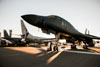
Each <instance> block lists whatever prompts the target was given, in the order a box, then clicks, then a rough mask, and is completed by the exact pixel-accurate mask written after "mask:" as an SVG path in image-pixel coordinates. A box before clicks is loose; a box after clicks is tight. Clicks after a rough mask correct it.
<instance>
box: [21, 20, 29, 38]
mask: <svg viewBox="0 0 100 67" xmlns="http://www.w3.org/2000/svg"><path fill="white" fill-rule="evenodd" d="M21 28H22V38H24V39H26V38H27V36H28V34H29V32H28V30H27V28H26V26H25V24H24V22H23V20H21Z"/></svg>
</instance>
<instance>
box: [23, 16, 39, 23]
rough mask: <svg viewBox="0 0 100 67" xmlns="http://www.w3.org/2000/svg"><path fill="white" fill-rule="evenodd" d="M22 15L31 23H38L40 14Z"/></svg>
mask: <svg viewBox="0 0 100 67" xmlns="http://www.w3.org/2000/svg"><path fill="white" fill-rule="evenodd" d="M21 17H22V18H23V19H24V20H25V21H26V22H28V23H29V24H32V25H36V24H37V23H38V16H36V15H22V16H21Z"/></svg>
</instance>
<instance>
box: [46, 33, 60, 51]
mask: <svg viewBox="0 0 100 67" xmlns="http://www.w3.org/2000/svg"><path fill="white" fill-rule="evenodd" d="M55 37H56V39H55V46H54V47H53V50H54V51H58V45H57V44H58V41H59V38H60V33H58V34H56V36H55ZM47 51H52V43H51V44H49V43H48V49H47Z"/></svg>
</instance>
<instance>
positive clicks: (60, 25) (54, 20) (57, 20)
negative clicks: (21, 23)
mask: <svg viewBox="0 0 100 67" xmlns="http://www.w3.org/2000/svg"><path fill="white" fill-rule="evenodd" d="M22 18H23V19H24V20H25V21H27V22H28V23H29V24H32V25H34V26H37V27H40V28H42V29H45V30H53V31H55V32H56V33H59V32H61V33H65V34H69V35H72V36H79V37H87V36H85V35H84V34H82V33H80V32H79V31H78V30H76V29H75V28H74V27H73V26H72V24H70V23H69V22H68V21H66V20H65V19H63V18H61V17H59V16H55V15H50V16H39V15H24V16H22Z"/></svg>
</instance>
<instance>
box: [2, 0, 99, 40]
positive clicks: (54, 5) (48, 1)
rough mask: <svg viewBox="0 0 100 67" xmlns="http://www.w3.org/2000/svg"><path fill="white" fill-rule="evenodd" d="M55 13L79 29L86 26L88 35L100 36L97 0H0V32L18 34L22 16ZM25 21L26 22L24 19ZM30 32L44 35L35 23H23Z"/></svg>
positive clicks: (82, 31) (83, 30)
mask: <svg viewBox="0 0 100 67" xmlns="http://www.w3.org/2000/svg"><path fill="white" fill-rule="evenodd" d="M24 14H37V15H43V16H48V15H58V16H61V17H63V18H64V19H66V20H67V21H69V22H70V23H71V24H72V25H73V26H74V27H75V28H76V29H77V30H78V31H80V32H81V33H84V32H85V29H86V28H87V29H88V30H89V31H90V34H91V35H96V36H100V0H0V32H1V33H2V36H3V30H4V29H6V30H8V31H9V30H10V29H12V30H13V36H14V34H21V24H20V20H21V19H22V18H21V15H24ZM24 22H25V21H24ZM25 25H26V27H27V28H28V30H29V32H30V33H31V34H33V35H35V36H41V37H48V38H49V37H54V35H53V34H51V35H47V34H44V33H42V32H41V30H40V29H39V28H37V27H35V26H32V25H30V24H28V23H27V22H25Z"/></svg>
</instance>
